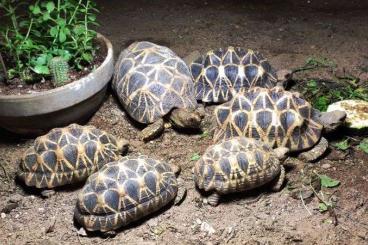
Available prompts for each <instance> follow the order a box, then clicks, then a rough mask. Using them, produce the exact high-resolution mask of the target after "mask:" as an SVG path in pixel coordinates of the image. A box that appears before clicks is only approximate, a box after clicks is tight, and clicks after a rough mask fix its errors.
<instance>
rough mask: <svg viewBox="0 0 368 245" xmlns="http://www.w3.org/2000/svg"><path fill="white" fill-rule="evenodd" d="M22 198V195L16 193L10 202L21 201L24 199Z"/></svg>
mask: <svg viewBox="0 0 368 245" xmlns="http://www.w3.org/2000/svg"><path fill="white" fill-rule="evenodd" d="M22 199H23V196H22V195H19V194H14V195H12V196H11V197H10V199H9V202H12V203H20V202H21V201H22Z"/></svg>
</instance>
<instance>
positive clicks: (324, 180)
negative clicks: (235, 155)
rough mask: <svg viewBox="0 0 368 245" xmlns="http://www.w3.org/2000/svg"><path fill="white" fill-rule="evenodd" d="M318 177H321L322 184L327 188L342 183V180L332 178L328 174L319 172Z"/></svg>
mask: <svg viewBox="0 0 368 245" xmlns="http://www.w3.org/2000/svg"><path fill="white" fill-rule="evenodd" d="M318 177H319V178H320V179H321V186H322V187H326V188H332V187H336V186H338V185H340V181H338V180H335V179H332V178H330V177H328V176H327V175H323V174H319V175H318Z"/></svg>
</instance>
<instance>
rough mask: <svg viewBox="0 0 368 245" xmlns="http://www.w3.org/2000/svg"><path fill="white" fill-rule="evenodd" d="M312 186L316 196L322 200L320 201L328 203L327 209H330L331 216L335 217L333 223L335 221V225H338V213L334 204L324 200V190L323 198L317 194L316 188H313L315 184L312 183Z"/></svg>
mask: <svg viewBox="0 0 368 245" xmlns="http://www.w3.org/2000/svg"><path fill="white" fill-rule="evenodd" d="M310 187H311V188H312V190H313V192H314V195H316V197H317V198H318V200H319V201H320V202H322V203H323V204H325V205H326V207H327V210H328V214H329V215H330V217H332V218H333V221H332V223H333V225H334V226H336V225H338V223H339V222H338V220H337V215H336V212H335V210H334V206H332V204H330V203H328V202H326V201H325V200H324V195H323V192H321V194H322V196H323V197H322V198H321V197H320V196H319V195H318V194H317V192H316V190H315V189H314V188H313V186H312V185H311V184H310Z"/></svg>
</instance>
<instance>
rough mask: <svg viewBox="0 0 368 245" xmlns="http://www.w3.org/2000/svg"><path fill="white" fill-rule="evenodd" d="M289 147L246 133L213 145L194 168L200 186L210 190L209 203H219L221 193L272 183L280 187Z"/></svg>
mask: <svg viewBox="0 0 368 245" xmlns="http://www.w3.org/2000/svg"><path fill="white" fill-rule="evenodd" d="M287 151H288V149H287V148H285V147H279V148H276V149H272V148H271V147H270V146H269V145H267V144H265V143H263V142H261V141H259V140H256V139H251V138H246V137H243V136H239V137H234V138H231V139H227V140H224V141H222V142H220V143H218V144H215V145H212V146H210V147H209V148H208V149H207V150H206V151H205V153H204V155H203V156H202V157H201V158H200V159H199V160H198V161H197V162H196V164H195V166H194V168H193V174H194V181H195V183H196V186H197V187H198V188H199V189H202V190H204V191H206V192H209V193H210V195H209V197H208V204H210V205H212V206H216V205H217V204H218V203H219V200H220V197H221V195H225V194H228V193H234V192H242V191H246V190H250V189H254V188H257V187H260V186H263V185H265V184H267V183H268V184H270V185H271V188H272V190H274V191H278V190H280V189H281V187H282V184H283V182H284V179H285V169H284V167H283V166H282V165H281V164H280V160H282V159H283V158H284V157H285V154H286V153H287Z"/></svg>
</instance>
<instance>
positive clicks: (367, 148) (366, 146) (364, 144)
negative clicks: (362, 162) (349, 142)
mask: <svg viewBox="0 0 368 245" xmlns="http://www.w3.org/2000/svg"><path fill="white" fill-rule="evenodd" d="M359 148H360V149H361V150H362V151H364V152H365V153H367V154H368V138H365V139H363V140H362V141H361V142H360V143H359Z"/></svg>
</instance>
